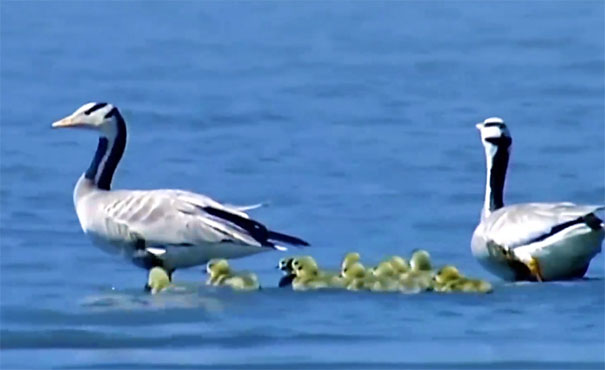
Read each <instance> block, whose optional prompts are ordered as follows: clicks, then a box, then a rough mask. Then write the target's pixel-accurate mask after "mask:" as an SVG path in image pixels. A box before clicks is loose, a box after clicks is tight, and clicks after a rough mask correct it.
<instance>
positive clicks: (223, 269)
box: [206, 258, 231, 278]
mask: <svg viewBox="0 0 605 370" xmlns="http://www.w3.org/2000/svg"><path fill="white" fill-rule="evenodd" d="M206 272H208V274H209V275H210V277H211V278H214V277H217V276H221V275H228V274H229V273H231V268H230V267H229V262H227V260H226V259H223V258H215V259H211V260H210V261H208V263H207V264H206Z"/></svg>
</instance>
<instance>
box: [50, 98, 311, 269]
mask: <svg viewBox="0 0 605 370" xmlns="http://www.w3.org/2000/svg"><path fill="white" fill-rule="evenodd" d="M52 127H53V128H69V127H74V128H87V129H92V130H95V131H97V132H98V133H99V136H100V137H99V143H98V145H97V150H96V152H95V154H94V156H93V158H92V162H91V163H90V166H89V167H88V169H87V170H86V172H84V174H82V176H81V177H80V179H79V180H78V182H77V184H76V187H75V190H74V204H75V208H76V212H77V214H78V219H79V220H80V224H81V226H82V229H83V230H84V232H85V233H86V234H87V235H88V236H89V237H90V238H91V239H92V241H93V243H94V244H96V245H98V246H100V247H102V248H103V249H104V250H106V251H109V252H113V253H119V254H122V255H124V256H126V257H127V258H128V259H130V260H131V261H132V262H133V263H135V264H136V265H138V266H140V267H143V268H146V269H150V268H152V267H154V266H160V267H162V268H164V269H166V270H167V271H168V272H169V273H172V271H174V270H175V269H177V268H183V267H190V266H195V265H201V264H204V263H206V262H208V261H209V260H210V259H212V258H237V257H243V256H247V255H251V254H255V253H259V252H263V251H269V250H275V249H277V250H284V249H285V247H283V246H281V244H289V245H294V246H306V245H309V244H308V243H307V242H305V241H304V240H302V239H299V238H297V237H293V236H290V235H286V234H282V233H278V232H275V231H272V230H269V229H268V228H267V227H266V226H264V225H263V224H261V223H259V222H257V221H254V220H252V219H250V217H249V216H248V215H247V214H246V213H245V211H246V210H249V209H253V208H257V207H258V205H256V206H242V207H238V206H232V205H226V204H221V203H219V202H217V201H215V200H213V199H211V198H209V197H207V196H204V195H201V194H196V193H192V192H189V191H183V190H172V189H161V190H148V191H141V190H117V191H116V190H111V181H112V179H113V175H114V173H115V170H116V168H117V166H118V163H119V162H120V159H121V158H122V154H123V153H124V149H125V147H126V122H125V121H124V118H123V117H122V114H121V113H120V111H119V110H118V108H117V107H115V106H113V105H111V104H108V103H88V104H85V105H83V106H82V107H80V108H78V109H77V110H76V111H75V112H74V113H72V114H71V115H69V116H67V117H65V118H63V119H61V120H59V121H56V122H55V123H53V124H52Z"/></svg>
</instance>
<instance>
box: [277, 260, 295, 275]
mask: <svg viewBox="0 0 605 370" xmlns="http://www.w3.org/2000/svg"><path fill="white" fill-rule="evenodd" d="M294 258H295V257H287V258H281V259H280V260H279V262H278V263H277V268H278V269H280V270H281V271H282V272H283V273H284V275H291V274H293V273H294V271H293V270H292V261H293V260H294Z"/></svg>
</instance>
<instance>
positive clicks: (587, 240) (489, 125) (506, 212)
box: [471, 117, 605, 281]
mask: <svg viewBox="0 0 605 370" xmlns="http://www.w3.org/2000/svg"><path fill="white" fill-rule="evenodd" d="M477 128H478V129H479V131H480V133H481V142H482V144H483V146H484V148H485V158H486V161H487V180H486V186H485V202H484V205H483V211H482V212H481V222H480V223H479V225H478V226H477V228H476V229H475V232H474V233H473V237H472V241H471V249H472V253H473V255H474V256H475V257H476V258H477V259H478V260H479V262H480V263H481V264H482V265H483V266H484V267H485V268H486V269H487V270H489V271H490V272H492V273H493V274H495V275H497V276H499V277H501V278H502V279H505V280H510V281H516V280H530V281H546V280H565V279H574V278H581V277H583V276H584V274H585V273H586V270H587V269H588V265H589V264H590V260H591V259H592V258H593V257H594V256H595V255H596V254H597V253H599V252H600V251H601V243H602V242H603V238H604V236H605V231H604V230H603V221H602V220H601V219H599V218H598V217H597V216H596V215H595V212H596V211H598V210H601V209H603V208H605V207H604V206H599V205H576V204H573V203H525V204H515V205H510V206H504V201H503V189H504V180H505V176H506V169H507V166H508V160H509V156H510V150H511V145H512V138H511V135H510V133H509V130H508V128H507V127H506V125H505V123H504V121H503V120H502V119H501V118H497V117H492V118H488V119H486V120H485V121H484V122H481V123H478V124H477Z"/></svg>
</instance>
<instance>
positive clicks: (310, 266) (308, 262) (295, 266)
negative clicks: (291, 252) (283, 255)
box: [292, 256, 319, 278]
mask: <svg viewBox="0 0 605 370" xmlns="http://www.w3.org/2000/svg"><path fill="white" fill-rule="evenodd" d="M292 270H293V271H294V275H296V277H299V278H313V277H316V276H319V266H318V265H317V262H315V259H313V257H311V256H303V257H295V258H294V259H293V260H292Z"/></svg>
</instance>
